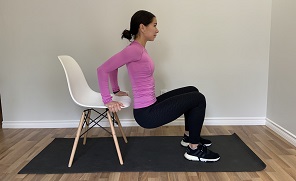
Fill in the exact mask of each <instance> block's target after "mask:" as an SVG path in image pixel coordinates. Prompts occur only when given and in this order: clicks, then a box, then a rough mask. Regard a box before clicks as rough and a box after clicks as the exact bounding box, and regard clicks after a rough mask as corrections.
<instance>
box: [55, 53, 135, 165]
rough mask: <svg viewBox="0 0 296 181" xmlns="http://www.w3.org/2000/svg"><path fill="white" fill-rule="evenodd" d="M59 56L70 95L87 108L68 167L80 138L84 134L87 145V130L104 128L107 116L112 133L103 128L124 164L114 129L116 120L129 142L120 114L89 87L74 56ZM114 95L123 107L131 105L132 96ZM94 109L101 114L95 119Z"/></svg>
mask: <svg viewBox="0 0 296 181" xmlns="http://www.w3.org/2000/svg"><path fill="white" fill-rule="evenodd" d="M58 58H59V60H60V61H61V63H62V65H63V68H64V71H65V74H66V78H67V82H68V88H69V91H70V95H71V97H72V99H73V101H74V102H75V103H76V104H78V105H79V106H81V107H84V108H86V109H85V110H84V111H83V112H82V115H81V119H80V122H79V126H78V129H77V133H76V137H75V141H74V144H73V148H72V152H71V156H70V160H69V164H68V167H71V166H72V163H73V159H74V155H75V152H76V148H77V144H78V141H79V138H80V137H82V136H84V140H83V144H84V145H85V144H86V137H87V132H88V131H89V130H90V129H91V128H93V127H94V126H96V125H97V126H100V127H101V128H103V127H102V126H101V125H100V124H99V122H100V121H101V120H103V119H104V118H107V119H108V121H109V123H110V127H111V133H110V132H109V131H108V130H107V129H105V128H103V129H104V130H106V131H107V132H109V133H110V134H112V136H113V140H114V144H115V147H116V151H117V155H118V158H119V162H120V164H121V165H122V164H123V160H122V156H121V152H120V148H119V144H118V140H117V136H116V133H115V129H114V124H113V123H114V122H116V123H117V125H118V127H119V129H120V131H121V134H122V137H123V138H124V141H125V142H126V143H127V139H126V137H125V134H124V132H123V130H122V126H121V124H120V120H119V118H118V115H117V114H116V113H111V112H109V110H108V108H107V107H106V106H105V105H104V103H103V101H102V97H101V94H100V93H98V92H95V91H93V90H92V89H91V88H90V87H89V85H88V84H87V81H86V79H85V77H84V74H83V72H82V70H81V68H80V66H79V65H78V63H77V62H76V61H75V60H74V59H73V58H72V57H70V56H67V55H61V56H58ZM112 96H113V100H116V101H119V102H122V103H123V105H124V107H123V108H127V107H129V106H130V103H131V99H130V97H128V96H115V95H112ZM96 109H103V110H104V111H103V112H99V111H97V110H96ZM92 111H93V112H95V113H96V114H98V115H99V116H97V117H96V118H95V119H92V118H91V116H90V115H91V112H92ZM83 128H84V131H83V132H82V129H83Z"/></svg>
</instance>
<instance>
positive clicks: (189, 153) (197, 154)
mask: <svg viewBox="0 0 296 181" xmlns="http://www.w3.org/2000/svg"><path fill="white" fill-rule="evenodd" d="M184 157H185V158H186V159H187V160H192V161H201V162H216V161H218V160H219V159H220V155H219V154H218V153H215V152H213V151H211V150H209V149H208V148H207V147H206V146H205V145H198V146H197V148H196V149H191V148H190V146H187V150H186V152H185V154H184Z"/></svg>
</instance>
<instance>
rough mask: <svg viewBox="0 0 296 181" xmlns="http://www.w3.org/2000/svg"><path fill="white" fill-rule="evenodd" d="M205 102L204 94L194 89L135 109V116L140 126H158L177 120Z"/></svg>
mask: <svg viewBox="0 0 296 181" xmlns="http://www.w3.org/2000/svg"><path fill="white" fill-rule="evenodd" d="M204 103H205V98H204V96H203V95H202V94H201V93H199V92H197V91H192V92H188V93H183V94H179V95H174V96H171V97H168V98H166V99H164V100H162V101H157V102H156V103H155V104H153V105H151V106H149V107H147V108H143V109H135V110H134V116H135V119H136V121H137V122H138V124H139V125H140V126H142V127H144V128H156V127H159V126H162V125H164V124H167V123H169V122H172V121H174V120H176V119H177V118H179V117H180V116H181V115H183V114H184V113H185V112H187V111H188V110H191V109H193V108H195V107H198V106H204V105H203V104H204Z"/></svg>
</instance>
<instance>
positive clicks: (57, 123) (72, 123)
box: [3, 117, 266, 128]
mask: <svg viewBox="0 0 296 181" xmlns="http://www.w3.org/2000/svg"><path fill="white" fill-rule="evenodd" d="M120 121H121V124H122V126H123V127H128V126H139V125H138V124H137V122H136V121H135V120H132V119H120ZM265 121H266V120H265V118H263V117H249V118H248V117H247V118H245V117H221V118H218V117H215V118H214V117H212V118H206V119H205V122H204V125H265ZM78 123H79V120H43V121H4V122H3V128H76V127H77V126H78ZM101 125H102V126H106V127H108V126H109V123H108V121H107V120H102V121H101ZM179 125H184V118H179V119H177V120H175V121H173V122H171V123H169V124H168V126H179Z"/></svg>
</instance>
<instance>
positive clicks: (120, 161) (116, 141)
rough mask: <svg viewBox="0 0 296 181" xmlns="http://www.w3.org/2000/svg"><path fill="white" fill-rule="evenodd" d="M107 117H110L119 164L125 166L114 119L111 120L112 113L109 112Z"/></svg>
mask: <svg viewBox="0 0 296 181" xmlns="http://www.w3.org/2000/svg"><path fill="white" fill-rule="evenodd" d="M107 116H108V120H109V123H110V127H111V132H112V136H113V140H114V144H115V147H116V151H117V155H118V159H119V163H120V164H121V165H123V160H122V156H121V152H120V148H119V144H118V140H117V136H116V133H115V129H114V126H113V122H112V118H111V115H110V112H109V111H107Z"/></svg>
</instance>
